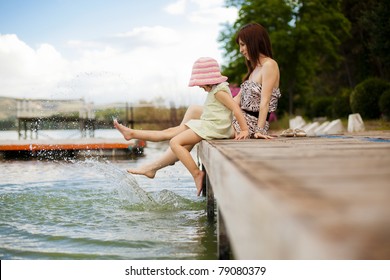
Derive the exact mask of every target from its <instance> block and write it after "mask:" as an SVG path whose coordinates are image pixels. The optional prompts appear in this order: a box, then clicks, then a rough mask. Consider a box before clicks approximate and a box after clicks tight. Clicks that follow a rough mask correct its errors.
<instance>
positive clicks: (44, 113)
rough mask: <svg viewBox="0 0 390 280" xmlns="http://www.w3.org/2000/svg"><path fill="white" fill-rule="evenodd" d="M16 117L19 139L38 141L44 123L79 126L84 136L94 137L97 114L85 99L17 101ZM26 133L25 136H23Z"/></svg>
mask: <svg viewBox="0 0 390 280" xmlns="http://www.w3.org/2000/svg"><path fill="white" fill-rule="evenodd" d="M16 117H17V120H18V136H19V139H21V138H23V139H27V131H28V130H29V131H30V139H34V138H35V139H38V131H39V129H40V126H41V125H42V123H43V122H48V121H51V122H56V123H63V124H65V123H75V124H77V123H78V124H79V128H80V131H81V135H82V136H86V135H87V134H89V136H91V137H93V136H94V131H95V122H96V120H95V113H94V110H93V104H92V103H87V102H85V101H84V99H65V100H57V99H17V103H16ZM22 131H24V134H22Z"/></svg>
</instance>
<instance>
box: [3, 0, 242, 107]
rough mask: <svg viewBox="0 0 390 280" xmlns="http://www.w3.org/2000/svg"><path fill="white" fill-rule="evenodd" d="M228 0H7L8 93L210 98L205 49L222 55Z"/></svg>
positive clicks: (230, 13) (99, 98) (105, 98)
mask: <svg viewBox="0 0 390 280" xmlns="http://www.w3.org/2000/svg"><path fill="white" fill-rule="evenodd" d="M236 16H237V11H236V10H235V9H232V8H230V9H227V8H225V7H224V1H223V0H152V1H149V0H148V1H139V0H138V1H132V0H127V1H125V0H111V1H102V0H93V1H92V0H50V1H49V0H35V1H33V0H31V1H21V0H16V1H15V0H12V1H10V0H0V96H10V97H18V98H80V97H83V98H85V99H86V100H87V101H91V102H94V103H97V104H98V103H107V102H118V101H121V102H136V101H137V100H140V99H141V100H147V101H153V100H156V99H158V98H161V97H162V98H164V99H165V100H167V101H168V102H169V101H172V100H175V103H176V104H177V105H182V104H184V105H187V104H189V103H199V104H200V103H202V102H203V100H204V95H203V94H202V92H201V91H199V90H198V89H190V88H188V87H187V83H188V79H189V75H190V73H191V67H192V63H193V61H194V60H195V59H197V58H198V57H200V56H212V57H215V58H216V59H217V60H218V61H219V62H220V63H222V57H221V54H222V51H221V50H220V48H219V47H220V45H219V43H218V42H217V38H218V34H219V31H220V30H221V25H220V24H221V23H223V22H227V21H229V22H233V21H234V20H235V19H236Z"/></svg>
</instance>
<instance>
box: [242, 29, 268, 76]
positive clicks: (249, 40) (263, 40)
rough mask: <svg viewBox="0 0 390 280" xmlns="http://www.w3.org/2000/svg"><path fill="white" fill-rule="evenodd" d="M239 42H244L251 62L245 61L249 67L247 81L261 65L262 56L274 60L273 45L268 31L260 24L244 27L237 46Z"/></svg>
mask: <svg viewBox="0 0 390 280" xmlns="http://www.w3.org/2000/svg"><path fill="white" fill-rule="evenodd" d="M239 40H241V41H242V42H244V44H245V45H246V48H247V50H248V55H249V61H248V60H245V62H246V65H247V67H248V74H247V75H246V77H245V78H244V80H247V79H248V78H249V74H250V73H251V72H252V71H253V70H254V69H255V68H256V66H257V64H259V63H260V61H259V57H260V54H262V55H265V56H268V57H270V58H273V56H272V45H271V40H270V38H269V35H268V32H267V30H266V29H265V28H264V27H263V26H262V25H260V24H258V23H249V24H247V25H245V26H243V27H242V28H241V29H240V30H239V31H238V33H237V36H236V43H237V44H238V43H239Z"/></svg>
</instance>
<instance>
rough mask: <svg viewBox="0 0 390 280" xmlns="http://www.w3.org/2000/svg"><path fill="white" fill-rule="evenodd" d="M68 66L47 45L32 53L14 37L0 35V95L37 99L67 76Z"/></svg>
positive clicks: (29, 48)
mask: <svg viewBox="0 0 390 280" xmlns="http://www.w3.org/2000/svg"><path fill="white" fill-rule="evenodd" d="M67 67H68V62H67V61H66V60H65V59H63V57H62V56H61V54H60V53H59V52H58V51H56V49H55V48H54V47H53V46H51V45H49V44H42V45H40V46H39V47H38V48H37V49H36V50H34V49H32V48H31V47H29V46H28V45H27V44H25V43H24V42H23V41H21V40H19V38H18V37H17V36H16V35H14V34H9V35H0V95H5V96H15V97H22V96H23V97H26V98H30V97H38V95H39V93H41V94H42V95H43V94H47V93H48V92H47V89H48V88H51V87H53V86H54V85H55V84H56V83H57V82H58V81H59V80H61V79H63V78H66V77H67V76H69V73H68V71H67Z"/></svg>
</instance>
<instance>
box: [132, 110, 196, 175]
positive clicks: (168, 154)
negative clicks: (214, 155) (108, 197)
mask: <svg viewBox="0 0 390 280" xmlns="http://www.w3.org/2000/svg"><path fill="white" fill-rule="evenodd" d="M202 112H203V107H202V106H199V105H191V106H190V107H188V109H187V111H186V113H185V114H184V117H183V120H182V122H181V124H182V125H183V124H185V123H186V122H188V121H189V120H195V119H200V116H201V115H202ZM126 128H127V127H126ZM125 138H126V137H125ZM192 147H193V146H188V147H187V149H188V150H189V151H191V149H192ZM176 161H178V158H177V157H176V155H175V153H174V152H173V151H172V149H171V148H170V147H168V149H167V150H166V151H165V153H164V154H163V155H162V156H161V157H160V158H158V159H157V160H156V161H154V162H151V163H148V164H145V165H143V166H141V167H139V168H134V169H128V170H127V172H129V173H132V174H139V175H145V176H147V177H149V178H154V176H155V175H156V172H157V171H158V170H160V169H162V168H164V167H166V166H168V165H172V164H174V163H175V162H176Z"/></svg>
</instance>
